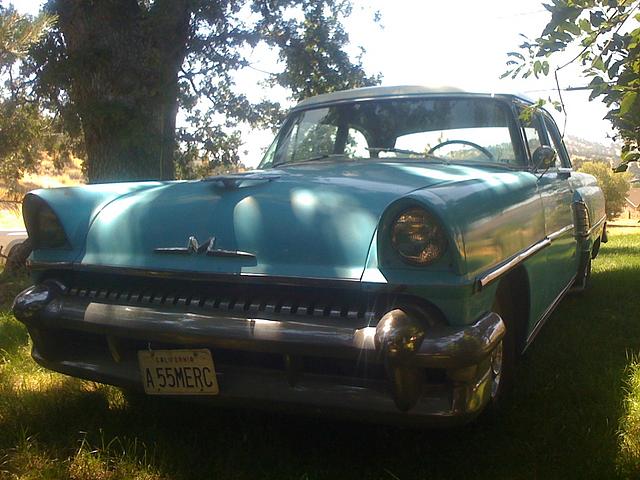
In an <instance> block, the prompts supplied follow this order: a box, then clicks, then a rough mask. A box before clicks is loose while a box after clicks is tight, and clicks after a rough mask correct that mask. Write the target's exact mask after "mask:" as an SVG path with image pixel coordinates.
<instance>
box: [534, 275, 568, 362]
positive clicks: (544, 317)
mask: <svg viewBox="0 0 640 480" xmlns="http://www.w3.org/2000/svg"><path fill="white" fill-rule="evenodd" d="M575 280H576V276H575V275H574V276H573V277H571V281H569V284H568V285H567V286H566V287H564V288H563V289H562V291H561V292H560V294H559V295H558V296H557V297H556V298H555V300H554V301H553V302H551V305H549V307H548V308H547V309H546V310H545V311H544V313H543V314H542V316H541V317H540V320H538V323H536V326H535V327H534V328H533V330H532V331H531V333H530V334H529V335H528V336H527V341H526V342H525V346H524V349H523V350H522V352H523V353H524V352H526V351H527V348H529V345H531V343H532V342H533V340H534V339H535V338H536V335H538V332H540V330H541V329H542V327H543V325H544V324H545V323H546V321H547V320H548V318H549V317H550V316H551V314H552V313H553V311H554V310H555V308H556V307H557V306H558V304H559V303H560V301H561V300H562V299H563V298H564V296H565V295H566V294H567V293H568V292H569V290H570V289H571V287H572V286H573V282H575Z"/></svg>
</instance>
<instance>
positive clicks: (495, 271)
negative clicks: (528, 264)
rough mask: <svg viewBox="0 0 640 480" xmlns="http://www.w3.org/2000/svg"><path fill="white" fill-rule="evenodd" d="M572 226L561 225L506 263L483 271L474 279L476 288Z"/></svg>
mask: <svg viewBox="0 0 640 480" xmlns="http://www.w3.org/2000/svg"><path fill="white" fill-rule="evenodd" d="M573 227H574V225H573V223H572V224H570V225H566V226H564V227H562V228H561V229H560V230H557V231H555V232H553V233H550V234H549V235H547V236H546V237H545V238H544V239H542V240H540V241H539V242H538V243H535V244H533V245H532V246H530V247H529V248H527V249H526V250H523V251H522V252H520V253H518V254H516V255H515V256H513V257H511V259H510V260H508V261H507V262H506V263H503V264H502V265H500V266H499V267H496V268H494V269H493V270H490V271H489V272H488V273H485V274H484V275H482V276H481V277H479V278H478V280H477V281H476V285H477V289H478V290H482V289H483V288H484V287H486V286H487V285H489V284H490V283H491V282H493V281H494V280H496V279H498V278H499V277H500V276H502V275H504V274H505V273H507V272H509V271H510V270H512V269H514V268H515V267H517V266H518V265H519V264H520V263H522V262H524V261H525V260H526V259H528V258H529V257H531V256H533V255H535V254H536V253H538V252H539V251H540V250H542V249H543V248H546V247H548V246H549V245H551V242H553V241H554V240H557V239H558V238H560V237H561V236H562V235H564V234H565V233H567V232H568V231H570V230H573Z"/></svg>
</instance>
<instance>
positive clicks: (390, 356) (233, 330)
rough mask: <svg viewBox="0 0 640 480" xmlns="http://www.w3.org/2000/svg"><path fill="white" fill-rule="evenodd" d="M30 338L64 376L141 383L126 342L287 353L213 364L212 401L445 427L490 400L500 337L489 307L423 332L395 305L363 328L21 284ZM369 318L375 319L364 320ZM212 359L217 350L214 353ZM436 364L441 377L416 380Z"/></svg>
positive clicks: (22, 316) (19, 310)
mask: <svg viewBox="0 0 640 480" xmlns="http://www.w3.org/2000/svg"><path fill="white" fill-rule="evenodd" d="M14 313H15V315H16V317H17V318H18V319H19V320H21V321H22V322H23V323H25V324H26V325H27V327H28V328H29V331H30V334H31V336H32V338H33V344H34V346H33V357H34V359H35V360H36V361H38V362H39V363H40V364H42V365H43V366H45V367H47V368H50V369H52V370H56V371H59V372H62V373H66V374H69V375H73V376H77V377H81V378H86V379H90V380H94V381H98V382H103V383H109V384H113V385H119V386H126V387H130V388H137V389H141V388H142V387H141V380H140V378H139V371H138V365H137V362H136V360H135V357H132V356H129V357H127V355H126V354H125V352H124V351H123V342H124V341H129V340H135V341H139V342H145V344H146V345H148V346H150V347H151V348H156V347H155V344H161V345H172V346H173V348H180V347H181V346H188V347H193V346H199V347H207V348H211V349H212V350H214V352H215V349H216V348H220V349H231V350H237V351H245V352H267V353H275V354H280V355H283V356H284V357H285V360H286V361H285V362H284V364H285V366H286V368H285V369H284V370H283V371H277V370H269V369H262V368H255V367H253V368H243V367H238V366H234V365H218V362H216V370H217V374H218V377H219V384H220V394H219V395H218V396H216V397H211V399H212V400H213V401H215V402H218V403H226V404H232V405H233V404H250V405H252V406H260V407H262V406H268V405H271V404H273V405H285V406H286V408H287V409H288V408H290V406H299V407H301V408H302V409H304V410H312V411H317V410H329V411H335V412H336V413H340V412H342V413H344V414H346V415H348V416H354V415H355V416H358V417H364V418H367V417H371V418H372V419H375V420H376V421H386V420H387V419H388V420H389V421H391V422H394V423H403V422H404V421H406V423H415V421H416V420H423V421H425V422H427V423H443V422H444V423H454V422H456V421H465V420H467V419H471V418H473V417H474V416H475V415H477V413H479V412H480V410H481V409H482V407H483V406H484V405H485V404H486V403H487V402H488V400H489V396H490V391H489V390H490V380H491V378H490V369H489V354H490V353H491V351H492V350H493V349H494V348H495V347H496V345H497V344H498V342H499V341H500V340H501V338H502V337H503V335H504V332H505V327H504V323H503V322H502V319H501V318H500V317H499V316H498V315H497V314H495V313H492V312H490V313H487V314H485V315H484V316H482V317H481V318H480V319H479V320H478V321H477V322H476V323H475V324H473V325H470V326H465V327H438V328H424V327H423V326H422V322H421V321H420V319H419V318H412V317H410V316H409V315H407V314H406V313H405V312H404V311H402V310H392V311H390V312H388V313H387V314H385V315H383V316H382V317H381V318H380V319H379V320H378V321H377V322H376V321H374V322H372V325H371V326H360V327H354V326H349V325H344V324H342V325H341V324H336V322H322V321H321V319H316V318H313V319H301V320H300V321H291V319H287V320H278V319H277V318H256V317H252V316H251V314H250V313H249V312H245V313H246V315H239V314H237V313H234V312H228V313H226V312H225V313H224V314H220V313H219V312H218V313H216V312H206V313H193V312H186V311H176V310H168V309H162V310H160V309H156V308H148V307H138V306H132V305H114V304H110V303H101V302H99V301H95V299H78V298H75V297H74V298H72V297H67V296H65V295H64V287H63V286H61V285H60V284H57V283H55V282H50V283H44V284H40V285H36V286H33V287H30V288H28V289H26V290H25V291H23V292H22V293H20V294H19V295H18V296H17V297H16V299H15V302H14ZM373 324H375V326H373ZM56 332H67V333H70V332H72V333H73V334H74V335H76V337H74V338H76V343H78V339H79V340H80V343H81V342H82V335H87V336H91V338H93V339H96V338H99V339H101V340H100V341H101V342H102V343H103V347H104V348H84V347H82V345H81V346H80V347H78V349H77V350H74V349H68V348H63V349H61V348H57V347H56V342H55V341H54V340H53V336H55V334H56ZM303 356H313V357H315V358H320V359H341V360H345V361H347V362H353V364H354V365H356V364H362V363H364V364H367V365H379V366H382V367H383V368H384V372H385V377H384V378H374V379H369V378H366V376H363V377H357V378H356V377H341V376H336V375H329V374H323V372H315V373H309V372H305V371H303V369H302V370H301V368H300V363H299V362H296V359H297V358H301V357H303ZM214 358H215V353H214ZM426 369H441V370H443V371H444V372H445V375H444V376H443V378H444V379H445V380H444V381H442V382H440V383H437V384H434V383H429V382H426V381H425V377H426V375H425V371H426Z"/></svg>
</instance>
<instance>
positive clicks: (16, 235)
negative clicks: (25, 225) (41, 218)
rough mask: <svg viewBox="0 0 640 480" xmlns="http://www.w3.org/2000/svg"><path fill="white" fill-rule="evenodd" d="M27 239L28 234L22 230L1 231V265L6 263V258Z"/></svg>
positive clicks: (6, 229) (8, 229)
mask: <svg viewBox="0 0 640 480" xmlns="http://www.w3.org/2000/svg"><path fill="white" fill-rule="evenodd" d="M26 239H27V232H26V230H24V229H21V228H5V229H0V265H2V264H4V263H5V260H6V258H7V257H8V256H9V254H10V253H11V250H13V248H14V247H16V246H18V245H20V244H21V243H22V242H24V241H25V240H26Z"/></svg>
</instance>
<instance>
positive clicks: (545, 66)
mask: <svg viewBox="0 0 640 480" xmlns="http://www.w3.org/2000/svg"><path fill="white" fill-rule="evenodd" d="M542 73H544V74H545V75H549V62H547V61H546V60H545V61H544V62H542Z"/></svg>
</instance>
